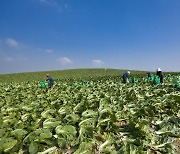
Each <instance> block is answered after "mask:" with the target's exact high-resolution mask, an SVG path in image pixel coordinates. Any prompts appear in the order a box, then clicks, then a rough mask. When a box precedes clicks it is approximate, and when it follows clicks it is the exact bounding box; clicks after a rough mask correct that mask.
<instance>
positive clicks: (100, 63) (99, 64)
mask: <svg viewBox="0 0 180 154" xmlns="http://www.w3.org/2000/svg"><path fill="white" fill-rule="evenodd" d="M92 64H93V66H95V67H101V66H102V65H104V62H103V61H102V60H99V59H96V60H92Z"/></svg>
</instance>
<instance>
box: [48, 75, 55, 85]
mask: <svg viewBox="0 0 180 154" xmlns="http://www.w3.org/2000/svg"><path fill="white" fill-rule="evenodd" d="M48 80H49V83H50V85H53V84H54V79H53V78H52V77H51V76H49V77H48Z"/></svg>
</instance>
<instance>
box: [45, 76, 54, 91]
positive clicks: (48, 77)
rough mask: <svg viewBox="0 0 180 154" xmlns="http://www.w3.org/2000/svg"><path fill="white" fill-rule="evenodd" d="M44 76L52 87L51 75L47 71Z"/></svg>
mask: <svg viewBox="0 0 180 154" xmlns="http://www.w3.org/2000/svg"><path fill="white" fill-rule="evenodd" d="M46 77H47V80H46V81H49V88H51V89H52V88H53V85H54V79H53V78H52V77H51V75H50V74H49V73H47V74H46Z"/></svg>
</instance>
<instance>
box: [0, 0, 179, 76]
mask: <svg viewBox="0 0 180 154" xmlns="http://www.w3.org/2000/svg"><path fill="white" fill-rule="evenodd" d="M179 8H180V1H179V0H1V1H0V74H3V73H15V72H29V71H48V70H62V69H70V68H95V67H103V68H104V67H107V68H117V69H135V70H149V71H155V70H156V68H158V67H160V68H161V69H162V70H163V71H180V9H179Z"/></svg>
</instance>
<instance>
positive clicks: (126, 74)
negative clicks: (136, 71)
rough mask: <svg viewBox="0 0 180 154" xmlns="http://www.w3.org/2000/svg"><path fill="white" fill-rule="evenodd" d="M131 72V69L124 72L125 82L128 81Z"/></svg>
mask: <svg viewBox="0 0 180 154" xmlns="http://www.w3.org/2000/svg"><path fill="white" fill-rule="evenodd" d="M129 74H130V71H127V72H125V73H124V74H123V76H122V79H123V83H127V82H128V76H129Z"/></svg>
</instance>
